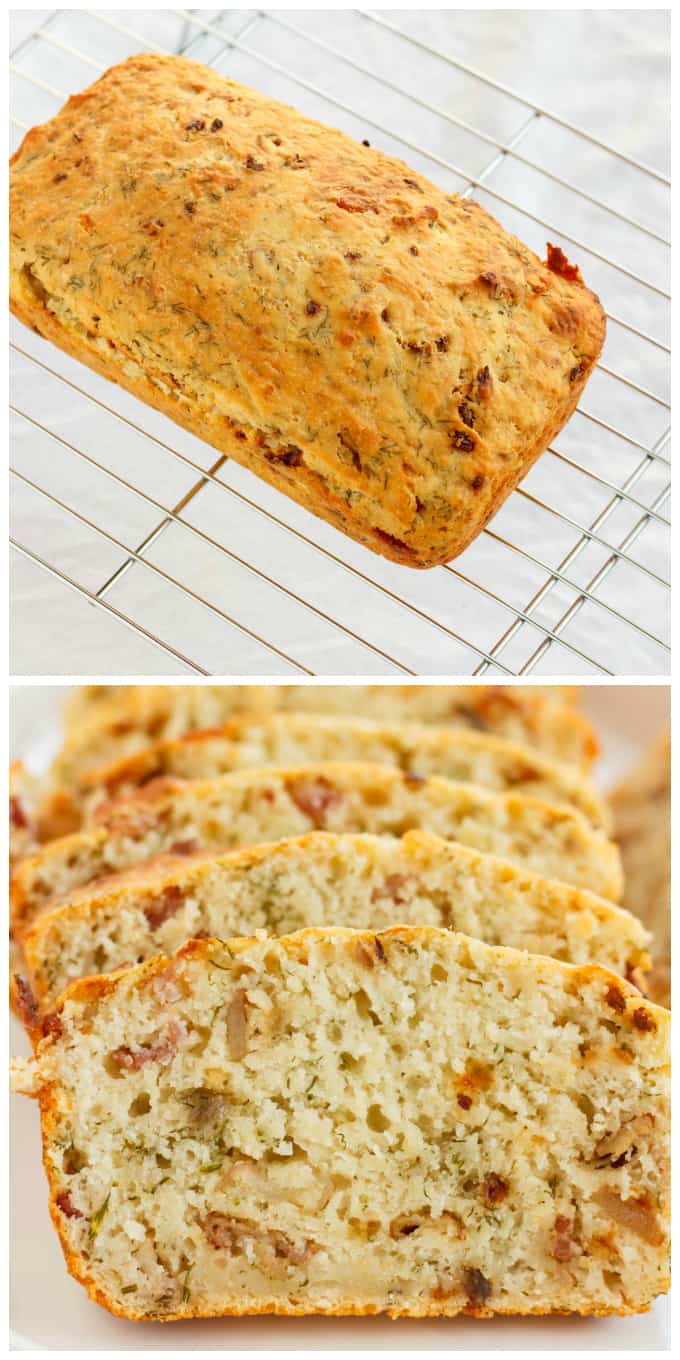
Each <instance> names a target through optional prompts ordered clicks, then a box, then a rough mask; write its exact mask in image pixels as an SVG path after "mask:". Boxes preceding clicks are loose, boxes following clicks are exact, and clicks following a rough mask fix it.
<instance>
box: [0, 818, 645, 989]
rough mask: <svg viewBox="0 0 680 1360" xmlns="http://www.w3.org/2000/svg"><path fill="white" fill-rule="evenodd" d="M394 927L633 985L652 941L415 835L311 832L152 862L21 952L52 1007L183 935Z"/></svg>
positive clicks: (446, 844)
mask: <svg viewBox="0 0 680 1360" xmlns="http://www.w3.org/2000/svg"><path fill="white" fill-rule="evenodd" d="M170 858H171V857H170ZM395 924H401V925H409V924H411V925H434V926H441V927H444V928H446V929H448V930H459V931H462V933H463V934H465V935H473V936H474V937H475V938H477V939H481V940H486V941H487V943H488V944H502V945H510V946H512V947H513V948H515V949H526V950H529V951H532V952H534V953H537V954H550V955H552V956H553V957H554V958H558V959H562V960H564V961H565V962H566V963H600V964H603V965H604V966H605V967H608V968H611V969H612V970H613V971H614V972H617V973H621V974H624V975H627V976H628V977H629V978H634V979H635V982H636V985H640V986H643V985H644V972H645V971H646V969H647V968H648V967H649V956H648V954H647V952H646V946H647V944H648V943H649V936H648V934H647V932H646V931H645V929H644V927H643V926H642V925H641V924H640V922H639V921H638V920H637V918H636V917H635V916H632V915H630V914H629V913H628V912H626V911H622V910H621V909H620V908H619V907H615V906H612V905H611V903H609V902H605V901H603V899H602V898H599V897H595V896H594V894H593V893H589V892H583V891H580V890H579V889H577V888H570V887H568V886H566V885H565V884H562V883H555V882H551V881H550V880H548V879H545V878H540V877H539V876H537V875H536V874H530V873H527V871H526V870H524V869H520V868H517V867H515V866H513V865H511V864H509V863H508V862H507V861H506V860H502V859H498V858H496V857H495V856H493V855H480V854H479V853H478V852H477V851H475V850H470V849H468V848H467V847H464V846H462V845H457V844H455V843H452V842H450V841H443V840H440V839H439V838H438V837H436V836H430V835H427V834H426V833H424V832H422V831H409V832H407V834H406V835H405V836H404V838H403V840H392V839H390V838H389V837H378V836H366V835H364V836H361V835H344V836H338V835H333V834H331V833H329V832H322V831H316V832H313V833H312V834H310V835H307V836H303V837H301V838H299V839H294V840H283V841H278V842H276V843H275V844H273V845H271V844H265V845H260V846H257V847H256V848H248V849H246V850H237V851H233V852H231V853H229V854H226V855H221V856H211V857H202V858H201V859H200V860H199V861H198V862H196V863H190V864H186V863H183V864H182V863H180V865H179V867H178V866H177V864H176V863H172V862H170V863H166V862H165V861H163V859H162V858H161V860H160V861H154V860H147V861H145V862H144V863H143V864H142V865H140V866H138V867H137V868H136V869H131V870H128V871H127V872H126V873H123V874H121V875H119V876H118V877H117V879H116V878H114V879H113V880H111V881H110V882H109V884H108V885H107V884H106V882H104V883H102V884H101V885H100V886H97V885H96V884H95V885H92V886H91V887H87V888H83V889H81V891H80V892H79V893H75V894H73V895H72V897H71V898H70V899H69V901H68V902H67V904H66V905H64V906H62V907H57V908H56V909H55V910H54V911H48V912H45V913H44V914H43V915H42V916H39V917H38V919H37V921H36V922H35V924H34V926H33V928H32V929H31V930H29V931H28V933H27V935H25V936H24V939H23V947H24V953H25V957H26V961H27V964H28V978H29V982H30V986H31V989H32V992H33V994H34V996H35V997H36V999H37V1001H38V1003H39V1005H40V1006H41V1008H42V1009H48V1010H49V1008H50V1007H51V1006H52V1005H54V1002H55V1001H56V999H57V997H58V996H59V994H60V993H61V992H62V991H63V990H64V988H65V987H66V985H67V983H68V982H70V981H72V980H73V979H74V978H78V977H87V976H90V975H92V974H94V973H110V972H112V971H113V970H114V969H116V968H121V967H127V966H129V964H130V963H141V962H142V961H143V960H144V959H148V958H151V957H152V956H153V955H154V954H159V953H162V954H168V953H172V952H173V951H174V950H175V949H177V948H178V947H179V946H180V945H182V944H184V943H186V941H187V940H189V939H192V938H194V939H197V938H201V937H206V936H215V937H217V938H219V939H222V940H225V939H231V938H232V937H233V936H236V935H252V934H254V933H255V931H257V930H266V931H267V932H268V933H269V934H271V933H274V934H276V935H289V934H291V933H292V932H293V931H295V930H300V929H302V928H303V927H307V926H325V925H329V926H335V925H340V926H353V927H359V928H361V929H366V928H368V927H370V928H371V929H373V930H383V929H385V928H386V927H388V926H392V925H395Z"/></svg>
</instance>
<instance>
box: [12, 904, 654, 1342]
mask: <svg viewBox="0 0 680 1360" xmlns="http://www.w3.org/2000/svg"><path fill="white" fill-rule="evenodd" d="M669 1018H670V1017H669V1015H668V1012H667V1011H664V1010H662V1009H661V1008H659V1007H655V1006H653V1005H651V1004H650V1003H648V1002H646V1001H644V1000H643V999H642V998H641V997H640V995H639V994H638V993H637V992H636V991H635V990H634V989H633V988H631V987H629V986H628V985H627V984H626V983H625V982H624V981H622V980H621V979H620V978H618V977H617V976H616V975H615V974H614V973H611V972H608V971H607V970H605V969H601V968H597V967H593V966H586V967H579V968H575V967H572V966H570V965H567V964H564V963H558V962H556V961H555V960H553V959H547V958H541V957H538V956H536V955H528V954H523V953H519V952H517V951H515V950H509V949H501V948H494V947H491V946H489V945H486V944H482V943H480V942H479V941H476V940H470V939H468V938H467V937H466V936H464V935H459V934H453V933H451V932H448V931H441V930H436V929H433V928H428V927H427V926H421V927H406V926H403V927H397V928H395V929H392V930H388V931H385V932H384V933H377V934H376V933H375V932H355V931H349V930H339V929H336V930H329V929H327V930H307V931H303V932H300V933H299V934H295V935H289V936H286V937H284V938H283V939H279V940H272V939H259V940H248V939H243V938H241V939H239V940H236V941H231V942H229V943H228V944H225V943H223V942H220V941H217V940H208V941H193V942H191V943H190V944H188V945H186V946H184V948H183V949H182V950H181V951H180V952H179V953H178V954H176V955H174V956H173V957H171V958H169V959H167V958H163V957H159V958H156V959H153V960H151V961H149V962H148V963H146V964H142V965H141V966H140V967H139V968H133V969H129V970H126V971H124V972H123V973H118V974H117V975H112V976H110V977H109V978H101V977H98V978H90V979H87V980H86V979H83V980H82V981H80V982H76V983H73V984H72V986H71V987H70V988H69V990H68V991H67V993H66V994H65V997H64V999H63V1001H62V1003H61V1004H60V1006H59V1009H58V1011H57V1013H56V1014H54V1015H52V1016H50V1017H49V1020H48V1022H47V1023H46V1025H45V1029H46V1034H45V1037H43V1038H39V1036H38V1032H37V1031H36V1040H37V1050H36V1055H35V1057H34V1058H33V1059H32V1060H29V1061H28V1062H23V1063H18V1064H17V1065H16V1068H15V1078H14V1081H15V1088H16V1089H18V1090H20V1091H23V1092H25V1093H26V1094H31V1095H35V1096H38V1097H39V1099H40V1104H41V1115H42V1125H43V1147H44V1160H45V1166H46V1169H47V1175H48V1179H49V1187H50V1208H51V1212H52V1216H53V1219H54V1222H55V1225H56V1227H57V1229H58V1232H59V1235H60V1237H61V1241H62V1245H63V1248H64V1252H65V1256H66V1261H67V1264H68V1268H69V1270H70V1271H71V1273H72V1274H73V1275H74V1276H75V1277H76V1279H78V1280H80V1281H81V1282H82V1283H83V1284H84V1285H85V1287H86V1288H87V1290H88V1293H89V1294H90V1296H91V1297H92V1298H93V1299H96V1300H97V1302H98V1303H100V1304H103V1305H104V1306H105V1307H106V1308H108V1309H110V1311H111V1312H113V1313H117V1314H119V1315H120V1316H123V1317H129V1318H135V1319H151V1318H153V1319H170V1318H183V1317H184V1318H186V1317H214V1316H223V1315H227V1314H233V1313H236V1314H241V1313H288V1314H299V1313H377V1312H387V1313H389V1314H391V1315H392V1316H393V1317H399V1316H410V1317H427V1316H437V1315H445V1316H453V1315H455V1314H457V1313H460V1312H467V1313H472V1314H475V1315H478V1316H488V1315H490V1314H493V1313H500V1314H502V1313H546V1312H577V1313H584V1314H596V1315H602V1314H608V1313H630V1312H636V1311H642V1310H644V1309H646V1308H647V1307H648V1306H649V1305H650V1303H651V1302H652V1300H653V1299H654V1298H655V1297H656V1296H657V1295H658V1294H659V1293H660V1292H662V1291H664V1290H665V1289H667V1287H668V1266H669V1260H668V1257H669V1243H668V1232H669V1204H668V1198H669V1196H668V1096H669V1090H668V1087H669V1082H668V1059H669Z"/></svg>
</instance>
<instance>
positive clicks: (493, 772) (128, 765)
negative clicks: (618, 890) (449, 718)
mask: <svg viewBox="0 0 680 1360" xmlns="http://www.w3.org/2000/svg"><path fill="white" fill-rule="evenodd" d="M321 760H361V761H366V760H367V761H375V762H378V763H380V764H388V765H396V766H397V767H398V768H399V769H401V770H405V771H410V772H412V773H415V774H421V775H431V774H438V775H443V776H444V777H445V778H447V779H455V780H457V781H461V782H464V783H470V784H479V785H481V786H482V787H483V788H489V789H497V790H499V791H500V790H504V791H509V790H512V791H514V792H516V793H528V794H532V795H534V796H535V797H537V798H546V799H548V800H549V801H551V802H553V803H564V804H567V805H569V806H572V807H575V808H577V809H578V811H579V812H582V813H583V814H584V815H585V816H586V817H588V818H589V820H590V821H591V822H592V823H593V824H594V825H595V826H607V824H608V822H609V820H610V818H609V810H608V808H607V807H606V805H605V803H604V800H603V799H602V798H601V797H600V796H599V794H598V793H597V792H596V791H595V789H594V787H593V785H592V783H591V781H590V779H589V778H588V777H587V776H586V775H584V774H583V773H582V772H581V771H580V770H578V769H577V768H576V767H575V766H573V765H565V764H563V763H561V762H559V761H555V760H551V759H550V758H549V757H547V756H544V755H541V754H540V753H539V752H537V751H534V750H529V749H528V748H527V747H525V746H519V745H517V743H515V742H512V741H508V740H506V739H505V738H504V737H495V736H490V735H488V734H487V733H480V732H461V731H456V730H452V729H451V728H448V727H437V726H434V725H431V724H427V723H391V724H385V723H375V722H371V721H370V720H368V719H364V718H349V717H337V718H333V717H328V716H327V715H319V714H295V713H293V714H290V713H286V714H278V713H277V714H272V715H270V716H268V717H265V718H257V717H251V716H242V717H238V718H232V719H231V720H230V721H229V722H228V723H225V724H224V725H223V726H222V727H221V728H209V729H207V730H201V731H197V732H193V733H189V734H188V735H186V736H184V737H180V738H176V739H175V738H173V739H169V740H163V741H159V742H156V743H154V744H153V745H150V746H147V747H145V748H144V750H141V751H139V752H137V753H136V754H135V755H131V756H127V757H123V758H121V759H117V760H115V761H114V762H113V764H112V765H108V766H104V767H100V768H98V769H92V770H90V771H89V772H87V773H85V774H84V775H83V777H82V781H81V787H82V788H83V790H84V791H87V796H88V797H89V799H90V802H91V803H94V804H95V805H96V804H97V803H98V802H99V801H101V799H102V798H104V797H106V796H114V797H115V796H116V795H118V794H119V793H121V792H123V793H125V792H129V791H130V789H131V788H134V787H136V786H138V785H139V784H142V783H144V782H145V781H146V780H148V779H151V778H154V777H155V776H157V775H173V776H176V777H179V778H183V779H209V778H212V777H213V776H215V775H219V774H225V773H227V772H228V771H230V770H234V769H242V768H244V767H246V766H264V765H294V764H297V763H299V762H301V761H321Z"/></svg>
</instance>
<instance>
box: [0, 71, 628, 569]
mask: <svg viewBox="0 0 680 1360" xmlns="http://www.w3.org/2000/svg"><path fill="white" fill-rule="evenodd" d="M11 195H12V199H11V223H12V235H11V241H12V263H11V305H12V308H13V310H14V312H15V314H16V315H17V316H18V317H19V318H20V319H21V320H22V321H25V322H26V324H27V325H29V326H31V327H32V328H33V329H34V330H36V331H38V333H39V334H41V335H43V336H45V337H46V338H48V339H50V340H52V341H54V343H55V344H57V345H59V346H60V348H61V349H63V350H65V351H66V352H67V353H69V354H72V355H74V356H75V357H76V358H78V359H81V360H82V361H83V362H84V363H86V364H88V365H89V366H90V367H91V368H93V369H95V371H96V372H98V373H100V374H103V376H104V377H106V378H110V379H112V380H113V381H114V382H117V383H120V384H121V385H122V386H123V387H125V388H127V389H128V390H129V391H130V392H132V393H134V394H135V395H136V396H138V397H141V398H142V399H143V400H144V401H146V402H148V403H150V405H152V406H155V407H157V409H158V410H160V411H163V412H164V413H165V414H166V415H169V416H170V417H171V418H172V419H173V420H175V421H177V422H178V423H179V424H180V425H183V426H185V427H186V428H187V429H188V430H190V431H191V432H192V433H193V434H195V435H198V436H199V437H200V438H202V439H204V440H206V441H207V442H208V443H209V444H212V445H213V446H214V447H215V448H217V449H218V450H219V451H220V452H221V453H224V454H227V455H228V456H229V457H230V458H233V459H235V460H236V461H237V462H239V463H242V464H243V465H244V467H246V468H249V469H250V470H251V471H253V472H255V473H257V474H258V476H260V477H263V478H264V479H265V480H266V481H268V482H270V483H271V484H272V485H273V486H275V487H277V488H278V489H279V490H281V491H283V492H285V494H286V495H288V496H292V497H293V499H294V500H296V501H298V502H299V503H300V504H301V505H303V506H305V507H306V508H307V509H309V510H311V511H313V512H314V513H315V514H317V515H321V516H322V517H323V518H324V519H326V520H328V521H329V523H331V524H333V525H336V526H337V527H338V528H340V529H342V530H344V532H345V533H347V534H350V535H351V536H352V537H353V538H355V539H357V540H358V541H359V542H360V543H364V544H366V545H367V546H369V547H370V548H373V549H374V550H375V551H376V552H379V553H382V554H384V555H385V556H386V557H390V558H392V559H393V560H394V561H397V562H402V563H404V564H405V565H407V566H411V567H431V566H434V565H435V564H436V563H440V562H446V561H448V560H449V559H450V558H452V557H455V556H456V555H457V554H458V553H460V552H461V551H462V550H463V549H464V548H465V547H466V546H467V544H469V543H470V542H471V541H472V539H474V537H475V536H476V535H477V534H478V533H479V532H480V530H481V529H482V528H483V526H484V525H485V524H486V522H487V520H488V519H489V518H490V516H491V515H492V514H493V513H494V512H495V510H497V508H498V507H499V506H500V505H501V504H502V502H503V501H504V500H505V498H506V497H507V496H508V494H509V493H510V492H511V491H512V490H513V488H514V487H515V486H516V485H517V483H518V482H519V481H520V480H521V478H522V477H524V475H525V474H526V473H527V471H528V470H529V468H530V467H531V465H532V463H533V462H534V460H535V459H536V458H537V457H538V456H539V454H540V453H542V452H543V450H544V449H545V448H546V447H547V446H548V444H549V443H550V441H551V440H552V439H553V438H554V437H555V435H556V434H557V433H558V432H559V430H560V429H561V428H562V426H563V425H564V423H565V421H566V420H567V419H568V418H569V416H570V415H571V413H572V411H573V410H574V408H575V406H576V404H577V402H578V399H579V396H580V394H581V392H582V390H583V387H584V384H585V382H586V380H587V378H588V375H589V374H590V372H591V370H592V368H593V366H594V364H595V362H596V360H597V358H598V355H599V353H600V350H601V348H602V343H603V339H604V332H605V320H604V313H603V311H602V308H601V306H600V304H599V301H598V299H597V298H596V297H595V296H594V294H593V293H591V292H589V291H588V290H587V289H586V288H585V287H584V285H583V282H582V279H581V276H580V274H579V271H578V269H577V268H575V267H573V266H571V265H570V264H569V263H568V262H567V260H566V259H565V256H564V255H563V253H562V251H561V250H560V249H558V248H556V247H553V246H548V252H547V263H546V264H542V263H541V261H540V260H539V259H538V257H537V256H536V255H534V254H533V253H532V252H531V251H530V250H529V249H528V248H527V247H526V246H524V245H523V244H522V243H521V242H520V241H518V240H517V239H516V238H515V237H513V236H510V235H509V234H508V233H507V232H506V231H505V230H504V229H503V228H502V227H501V226H499V224H498V223H497V222H495V221H494V220H493V219H492V218H491V217H489V215H488V214H487V213H486V212H485V211H484V209H483V208H481V207H480V205H479V204H478V203H475V202H473V201H472V200H470V199H467V198H460V197H458V195H456V194H449V193H445V192H443V191H442V190H440V189H438V188H436V187H435V185H433V184H431V183H430V182H429V181H428V180H427V179H425V177H424V176H423V175H421V174H420V173H417V172H415V171H413V170H411V169H409V167H408V166H407V165H405V164H404V163H403V162H401V161H398V160H394V159H392V158H391V157H388V156H385V155H382V154H381V153H380V152H379V151H375V150H373V149H371V148H367V147H365V146H360V145H358V144H357V143H356V142H354V141H352V140H351V139H350V138H349V137H347V136H345V135H344V134H343V133H341V132H337V131H333V130H331V129H329V128H326V127H322V126H321V125H320V124H319V123H315V122H312V121H311V120H310V119H308V118H304V117H303V116H302V115H301V114H298V113H296V112H295V111H294V110H293V109H290V108H288V107H286V106H285V105H282V104H278V103H276V102H274V101H273V100H271V99H268V98H266V97H264V96H263V95H261V94H258V93H257V92H256V91H254V90H249V89H246V88H245V87H244V86H241V85H237V84H235V83H234V82H232V81H227V80H224V79H223V78H222V77H221V76H219V75H217V74H216V73H215V72H214V71H212V70H210V69H208V68H207V67H205V66H198V65H196V64H195V63H193V62H189V61H186V60H184V59H182V58H180V57H174V56H158V55H155V54H153V53H148V52H146V53H141V54H139V55H137V56H133V57H130V58H129V59H128V60H127V61H125V62H123V63H122V65H120V66H115V67H113V68H112V69H111V70H110V71H108V72H107V73H106V74H105V75H104V76H102V78H101V79H100V80H98V81H97V82H96V83H95V84H94V85H93V86H91V88H90V89H87V90H85V91H84V92H83V93H82V94H77V95H75V96H74V97H72V98H71V99H69V101H68V103H67V104H66V105H65V107H64V108H63V109H62V110H61V112H60V113H59V114H58V115H57V117H56V118H53V119H52V120H51V122H49V123H47V124H45V125H44V126H42V127H35V128H33V129H32V130H31V131H30V132H29V133H27V135H26V137H25V138H24V140H23V142H22V144H21V146H20V147H19V149H18V151H17V152H16V153H15V155H14V156H13V158H12V170H11Z"/></svg>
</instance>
